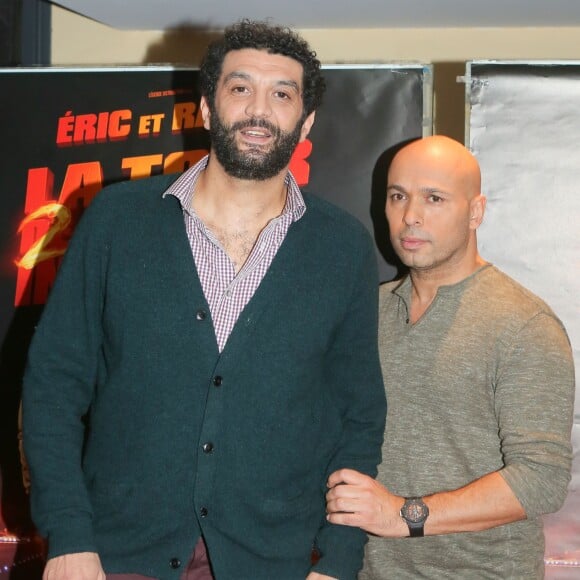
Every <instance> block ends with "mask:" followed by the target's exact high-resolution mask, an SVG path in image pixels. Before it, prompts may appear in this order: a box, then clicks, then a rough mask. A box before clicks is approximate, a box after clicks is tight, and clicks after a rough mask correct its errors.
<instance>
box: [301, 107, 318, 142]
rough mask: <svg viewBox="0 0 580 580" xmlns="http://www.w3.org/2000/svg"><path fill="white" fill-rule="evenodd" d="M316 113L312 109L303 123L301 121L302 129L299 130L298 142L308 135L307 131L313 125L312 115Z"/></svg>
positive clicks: (308, 131)
mask: <svg viewBox="0 0 580 580" xmlns="http://www.w3.org/2000/svg"><path fill="white" fill-rule="evenodd" d="M315 115H316V111H312V113H310V115H308V117H306V119H304V123H302V129H301V130H300V143H302V141H304V139H306V137H308V133H310V129H311V128H312V125H314V117H315Z"/></svg>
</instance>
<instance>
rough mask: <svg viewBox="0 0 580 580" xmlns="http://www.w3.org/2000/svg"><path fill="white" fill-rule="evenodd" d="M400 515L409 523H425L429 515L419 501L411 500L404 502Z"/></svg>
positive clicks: (425, 507) (427, 510)
mask: <svg viewBox="0 0 580 580" xmlns="http://www.w3.org/2000/svg"><path fill="white" fill-rule="evenodd" d="M401 515H402V516H403V517H404V518H405V519H406V520H407V521H408V522H411V523H419V522H423V521H425V519H427V516H428V515H429V509H428V508H427V506H426V505H425V504H424V503H423V501H422V500H420V499H411V500H407V501H406V502H405V505H404V506H403V509H402V510H401Z"/></svg>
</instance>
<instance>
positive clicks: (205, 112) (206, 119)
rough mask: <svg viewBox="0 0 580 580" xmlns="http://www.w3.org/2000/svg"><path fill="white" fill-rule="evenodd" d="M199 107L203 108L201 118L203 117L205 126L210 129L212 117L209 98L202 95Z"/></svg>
mask: <svg viewBox="0 0 580 580" xmlns="http://www.w3.org/2000/svg"><path fill="white" fill-rule="evenodd" d="M199 108H200V109H201V118H202V119H203V126H204V128H205V129H207V130H208V131H209V120H210V118H211V113H210V110H209V105H208V104H207V99H206V98H205V97H201V100H200V101H199Z"/></svg>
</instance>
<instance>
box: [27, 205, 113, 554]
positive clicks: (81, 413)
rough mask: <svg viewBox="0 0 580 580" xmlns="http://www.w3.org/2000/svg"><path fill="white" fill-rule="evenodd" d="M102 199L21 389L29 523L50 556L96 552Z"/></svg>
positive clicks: (58, 285) (67, 260)
mask: <svg viewBox="0 0 580 580" xmlns="http://www.w3.org/2000/svg"><path fill="white" fill-rule="evenodd" d="M101 199H102V197H100V196H97V198H96V199H95V200H94V201H93V202H92V203H91V206H90V207H89V208H88V209H87V210H86V211H85V213H84V215H83V218H82V219H81V220H80V222H79V224H78V226H77V228H76V230H75V234H74V236H73V238H72V239H71V241H70V243H69V246H68V249H67V252H66V254H65V256H64V259H63V262H62V264H61V267H60V269H59V273H58V276H57V278H56V281H55V284H54V286H53V288H52V290H51V293H50V296H49V299H48V301H47V304H46V306H45V309H44V312H43V314H42V317H41V320H40V323H39V325H38V327H37V329H36V331H35V334H34V336H33V339H32V342H31V347H30V350H29V353H28V361H27V368H26V371H25V375H24V385H23V438H24V450H25V455H26V458H27V461H28V464H29V467H30V474H31V482H32V490H31V509H32V516H33V519H34V521H35V524H36V526H37V527H38V529H39V531H40V533H41V534H42V535H43V536H45V537H47V538H48V541H49V553H48V555H49V557H54V556H58V555H62V554H65V553H74V552H85V551H90V552H96V551H97V549H96V546H95V540H94V537H93V529H92V511H91V505H90V501H89V497H88V493H87V489H86V486H85V481H84V477H83V472H82V468H81V455H82V449H83V441H84V433H85V424H84V420H85V416H86V414H87V411H88V409H89V406H90V402H91V400H92V396H93V389H94V385H95V382H96V374H97V360H98V351H99V348H100V343H101V312H102V303H103V281H102V280H103V275H102V274H103V271H104V267H105V258H104V255H103V254H104V252H103V248H104V244H103V243H101V240H100V237H101V234H100V230H102V228H101V227H100V226H101V222H102V220H101V218H100V217H99V216H100V214H101V211H100V207H101V205H102V204H101Z"/></svg>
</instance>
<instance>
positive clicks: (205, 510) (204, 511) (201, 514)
mask: <svg viewBox="0 0 580 580" xmlns="http://www.w3.org/2000/svg"><path fill="white" fill-rule="evenodd" d="M207 513H208V512H207V508H205V507H202V508H201V509H200V510H199V515H200V516H201V517H202V518H205V517H206V516H207Z"/></svg>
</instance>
